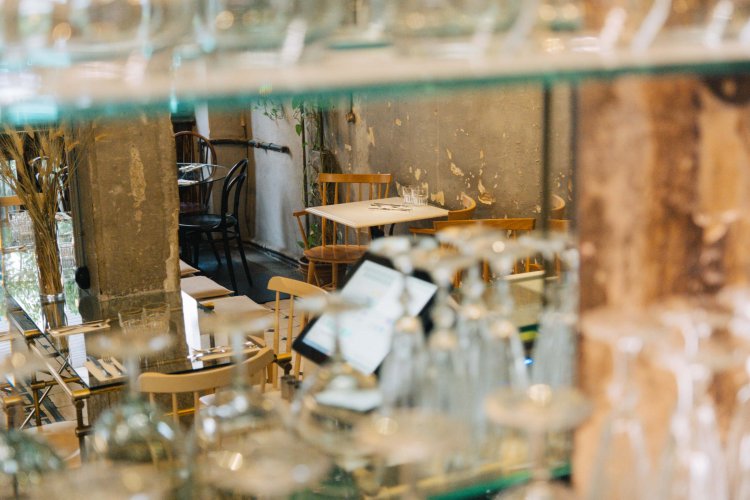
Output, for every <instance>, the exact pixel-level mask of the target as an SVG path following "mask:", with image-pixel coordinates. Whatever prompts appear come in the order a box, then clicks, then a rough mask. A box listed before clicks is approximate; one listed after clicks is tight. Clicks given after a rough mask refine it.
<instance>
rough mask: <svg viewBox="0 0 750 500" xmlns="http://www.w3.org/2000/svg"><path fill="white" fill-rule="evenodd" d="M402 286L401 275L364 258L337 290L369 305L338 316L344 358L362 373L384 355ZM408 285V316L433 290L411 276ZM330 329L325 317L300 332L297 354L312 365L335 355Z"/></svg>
mask: <svg viewBox="0 0 750 500" xmlns="http://www.w3.org/2000/svg"><path fill="white" fill-rule="evenodd" d="M401 284H402V278H401V273H399V272H398V271H396V270H395V269H392V268H390V267H388V266H387V265H384V264H382V263H379V262H376V261H374V260H371V259H370V258H365V260H363V261H361V262H360V264H359V266H358V267H357V268H356V269H355V270H354V272H353V273H352V274H351V276H350V277H349V279H348V281H347V283H346V285H344V287H343V288H342V289H341V294H342V296H344V297H346V298H351V299H352V300H354V301H357V302H361V303H365V304H369V306H368V307H366V308H364V309H360V310H358V311H354V312H349V313H346V314H342V315H341V316H340V319H339V323H340V324H339V328H340V332H341V350H342V353H343V355H344V359H346V361H348V362H349V363H350V364H351V365H352V366H354V367H355V368H356V369H357V370H359V371H361V372H362V373H365V374H368V375H369V374H371V373H373V372H374V371H375V370H376V369H377V368H378V367H379V366H380V363H382V362H383V359H385V356H386V355H387V354H388V351H389V349H390V346H391V333H392V331H393V326H394V324H395V323H396V320H397V319H398V318H399V316H400V315H401V313H400V311H401V306H400V296H401ZM407 286H408V287H409V296H410V303H409V314H411V315H414V316H417V315H419V314H420V312H421V311H422V310H423V309H424V308H425V306H426V305H427V304H428V303H429V301H430V299H431V298H432V296H433V295H434V294H435V292H436V291H437V286H435V285H434V284H433V283H430V282H429V281H425V280H422V279H419V278H417V277H409V278H408V280H407ZM334 328H335V325H334V321H333V318H332V317H331V316H330V315H325V314H324V315H323V316H321V317H320V318H318V320H317V321H315V322H313V323H311V324H310V325H308V327H307V328H306V329H305V331H303V332H302V333H301V334H300V336H299V337H298V338H297V340H296V341H295V344H294V348H295V350H297V351H298V352H300V353H301V354H302V355H304V356H307V357H309V358H311V359H313V360H314V361H317V362H320V361H322V360H324V359H325V358H326V357H327V356H329V355H330V354H331V352H332V351H333V338H334V337H333V334H334ZM318 353H319V355H316V354H318Z"/></svg>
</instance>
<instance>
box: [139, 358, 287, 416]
mask: <svg viewBox="0 0 750 500" xmlns="http://www.w3.org/2000/svg"><path fill="white" fill-rule="evenodd" d="M271 363H273V350H272V349H271V348H270V347H265V348H263V349H260V350H259V351H258V352H257V353H256V354H255V356H253V357H251V358H249V359H247V360H245V361H244V362H243V364H244V367H245V370H246V371H247V376H248V378H250V380H251V381H252V383H253V384H261V389H264V388H265V373H266V369H267V368H268V366H269V365H270V364H271ZM234 375H235V368H234V365H230V366H223V367H221V368H213V369H208V370H203V371H199V372H192V373H183V374H176V375H168V374H164V373H155V372H145V373H142V374H141V375H140V376H139V377H138V387H139V389H140V391H141V392H143V393H147V394H148V396H149V400H150V401H151V402H152V403H153V402H155V400H156V395H157V394H168V395H170V396H171V399H172V404H171V411H169V412H168V413H167V415H171V416H172V420H173V421H174V422H175V423H176V424H179V423H180V418H181V417H183V416H186V415H192V414H194V413H195V411H196V408H198V407H199V406H200V401H199V398H200V396H201V395H203V394H210V393H213V392H215V391H216V389H219V388H221V387H226V386H228V385H230V384H231V383H232V380H233V378H234ZM185 393H192V395H193V406H192V407H189V408H182V409H180V407H179V404H178V395H180V394H185Z"/></svg>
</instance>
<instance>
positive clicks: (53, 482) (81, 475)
mask: <svg viewBox="0 0 750 500" xmlns="http://www.w3.org/2000/svg"><path fill="white" fill-rule="evenodd" d="M84 492H85V495H86V496H88V497H90V498H107V499H111V500H133V499H136V498H137V499H139V500H141V499H142V500H162V499H167V498H173V497H172V493H173V491H172V488H171V484H170V482H169V481H165V480H164V475H163V474H162V473H160V471H159V470H158V469H155V468H154V467H152V466H150V465H145V464H129V463H108V462H90V463H86V464H84V465H82V466H81V467H80V468H78V469H73V470H69V471H65V472H58V473H54V474H50V475H47V476H45V478H44V481H42V482H40V483H39V484H38V485H37V486H36V487H35V488H34V489H33V490H32V492H31V498H80V497H81V495H83V494H84Z"/></svg>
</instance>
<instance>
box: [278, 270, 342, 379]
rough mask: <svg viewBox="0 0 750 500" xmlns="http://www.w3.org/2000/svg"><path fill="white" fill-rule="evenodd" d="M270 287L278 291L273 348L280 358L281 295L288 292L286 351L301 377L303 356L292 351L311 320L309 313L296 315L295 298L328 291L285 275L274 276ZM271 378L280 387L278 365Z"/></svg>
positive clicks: (297, 376)
mask: <svg viewBox="0 0 750 500" xmlns="http://www.w3.org/2000/svg"><path fill="white" fill-rule="evenodd" d="M268 289H269V290H271V291H273V292H276V305H275V311H276V319H275V321H274V327H273V350H274V352H275V353H276V357H277V359H280V357H279V356H280V351H281V337H282V334H281V330H282V328H281V313H282V311H281V295H282V294H287V295H289V308H288V309H287V310H286V312H285V314H286V315H287V318H286V319H287V321H286V350H285V352H284V354H285V355H287V356H293V367H294V369H293V370H294V371H293V374H294V377H295V378H299V377H300V369H301V366H302V358H301V356H300V355H299V354H293V353H292V342H293V340H294V338H295V337H296V336H297V334H298V333H299V332H301V331H302V329H303V328H305V326H307V322H308V321H309V319H310V318H309V314H308V313H303V314H298V315H297V316H295V313H294V299H296V298H297V297H300V298H302V297H311V296H313V295H320V294H325V293H327V292H326V291H325V290H323V289H322V288H319V287H317V286H315V285H311V284H309V283H305V282H304V281H298V280H293V279H291V278H284V277H283V276H274V277H273V278H271V279H270V280H269V281H268ZM295 323H297V327H296V328H295ZM271 380H272V381H273V386H274V387H278V384H279V375H278V367H277V366H276V365H274V366H273V373H272V374H271Z"/></svg>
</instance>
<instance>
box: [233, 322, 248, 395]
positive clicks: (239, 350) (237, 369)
mask: <svg viewBox="0 0 750 500" xmlns="http://www.w3.org/2000/svg"><path fill="white" fill-rule="evenodd" d="M229 342H230V344H231V345H232V361H233V363H234V386H235V387H237V388H241V387H244V386H245V370H244V367H243V361H244V357H245V356H244V352H243V351H244V350H245V349H244V347H245V345H244V335H243V333H242V332H241V331H234V332H231V333H230V335H229Z"/></svg>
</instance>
